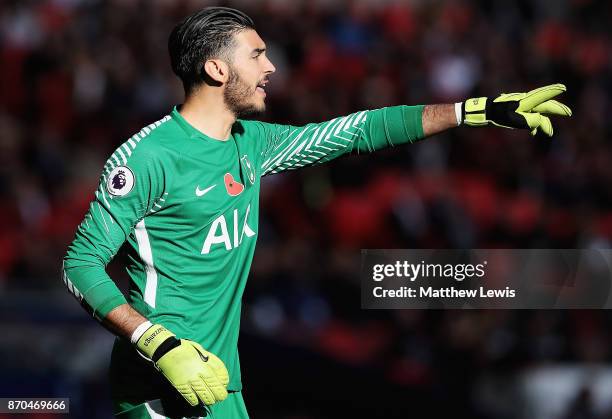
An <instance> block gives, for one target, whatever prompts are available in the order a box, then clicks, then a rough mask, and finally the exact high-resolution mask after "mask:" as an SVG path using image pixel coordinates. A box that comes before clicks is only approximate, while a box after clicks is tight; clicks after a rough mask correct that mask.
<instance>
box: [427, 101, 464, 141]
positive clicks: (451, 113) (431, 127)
mask: <svg viewBox="0 0 612 419" xmlns="http://www.w3.org/2000/svg"><path fill="white" fill-rule="evenodd" d="M459 122H460V121H457V115H456V113H455V105H453V104H444V105H425V107H424V108H423V117H422V124H423V136H424V137H429V136H430V135H434V134H438V133H440V132H442V131H446V130H447V129H450V128H454V127H457V126H458V125H459Z"/></svg>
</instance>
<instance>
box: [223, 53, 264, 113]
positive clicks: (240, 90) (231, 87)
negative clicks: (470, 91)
mask: <svg viewBox="0 0 612 419" xmlns="http://www.w3.org/2000/svg"><path fill="white" fill-rule="evenodd" d="M256 88H257V87H254V88H251V86H249V85H248V83H246V82H245V81H244V80H243V79H242V78H241V77H240V75H239V74H238V72H237V71H235V70H234V69H233V68H232V66H231V65H230V66H229V78H228V81H227V86H226V87H225V90H224V92H223V101H224V102H225V106H227V108H228V109H229V110H230V111H231V112H233V113H234V115H236V118H244V117H246V116H253V115H257V114H260V113H262V112H263V111H265V110H266V105H265V103H262V104H261V105H258V104H256V103H253V101H252V98H253V97H254V95H255V89H256Z"/></svg>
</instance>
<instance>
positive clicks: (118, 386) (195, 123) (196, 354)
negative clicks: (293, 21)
mask: <svg viewBox="0 0 612 419" xmlns="http://www.w3.org/2000/svg"><path fill="white" fill-rule="evenodd" d="M168 47H169V53H170V59H171V64H172V69H173V71H174V72H175V73H176V75H177V76H178V77H179V78H180V79H181V81H182V82H183V86H184V89H185V100H184V103H183V104H182V105H180V106H177V107H175V108H174V109H172V110H171V112H170V113H169V114H168V115H167V116H165V117H164V118H162V119H161V120H159V121H157V122H154V123H152V124H150V125H148V126H146V127H144V128H143V129H142V130H141V131H140V132H138V133H136V134H134V135H133V136H132V137H130V138H129V139H128V140H127V141H126V142H124V143H123V144H122V145H121V146H119V148H117V150H116V151H115V152H114V153H113V154H112V155H111V156H110V157H109V159H108V161H107V162H106V164H105V166H104V168H103V170H102V174H101V177H100V183H99V186H98V188H97V190H96V191H95V197H94V199H93V200H92V202H91V205H90V208H89V211H88V213H87V214H86V215H85V218H84V219H83V221H82V222H81V224H80V225H79V226H78V229H77V232H76V236H75V239H74V241H73V242H72V244H71V245H70V247H69V249H68V252H67V254H66V256H65V258H64V264H63V280H64V283H65V284H66V286H67V288H68V289H69V290H70V292H72V293H73V294H74V295H75V296H76V298H77V299H78V300H79V301H80V302H81V304H82V305H83V306H84V307H85V308H86V309H87V310H88V311H89V312H90V313H91V314H92V315H93V316H94V317H95V318H96V319H98V320H99V321H101V322H102V323H103V324H104V325H105V326H106V327H107V328H109V329H110V330H112V331H113V332H114V333H115V334H116V335H117V336H118V338H117V340H116V341H115V346H114V349H113V353H112V360H111V384H112V397H113V403H114V413H115V415H116V417H117V418H166V417H167V418H175V417H177V418H182V417H215V418H247V417H248V415H247V411H246V408H245V406H244V402H243V399H242V393H241V390H242V384H241V379H240V363H239V359H238V352H237V343H238V331H239V321H240V310H241V298H242V293H243V290H244V287H245V283H246V280H247V276H248V272H249V268H250V265H251V260H252V258H253V252H254V250H255V242H256V239H257V234H258V218H259V189H260V179H261V177H262V176H265V175H271V174H275V173H280V172H283V171H285V170H291V169H298V168H300V167H304V166H308V165H313V164H319V163H323V162H326V161H329V160H332V159H334V158H336V157H340V156H343V155H347V154H349V153H366V152H368V153H369V152H373V151H376V150H380V149H383V148H386V147H390V146H398V145H401V144H405V143H412V142H415V141H418V140H421V139H423V138H425V137H427V136H430V135H433V134H436V133H438V132H441V131H444V130H447V129H450V128H453V127H456V126H459V125H469V126H475V127H481V126H487V125H493V126H497V127H502V128H510V129H525V130H528V131H529V132H530V133H531V134H536V133H537V132H540V131H541V132H542V133H544V134H546V135H548V136H552V134H553V127H552V124H551V121H550V119H549V116H550V115H560V116H570V115H571V111H570V109H569V108H568V107H567V106H565V105H563V104H561V103H560V102H557V101H556V100H555V99H554V98H555V97H556V96H557V95H559V94H560V93H562V92H563V91H565V86H563V85H562V84H553V85H550V86H546V87H542V88H539V89H535V90H532V91H530V92H527V93H511V94H502V95H500V96H497V97H493V98H486V97H481V98H475V99H468V100H467V101H465V102H463V103H457V104H443V105H425V106H393V107H388V108H382V109H376V110H364V111H360V112H356V113H353V114H350V115H347V116H342V117H337V118H334V119H332V120H330V121H327V122H323V123H312V124H307V125H305V126H301V127H297V126H291V125H278V124H269V123H263V122H258V121H252V120H244V119H242V118H243V117H245V116H246V115H249V114H254V113H258V112H262V111H263V110H264V109H265V97H266V92H265V89H266V85H267V83H268V76H269V75H270V74H272V73H273V72H274V71H275V68H274V66H273V64H272V63H271V62H270V60H269V59H268V57H267V56H266V46H265V43H264V42H263V41H262V39H261V38H260V37H259V36H258V34H257V32H256V31H255V29H254V24H253V22H252V20H251V19H250V18H249V17H248V16H246V15H245V14H243V13H242V12H239V11H237V10H234V9H229V8H222V7H210V8H206V9H203V10H201V11H199V12H197V13H195V14H193V15H191V16H189V17H188V18H186V19H185V20H184V21H182V22H181V23H180V24H179V25H177V26H176V27H175V28H174V30H173V31H172V33H171V34H170V38H169V42H168ZM121 247H123V248H124V249H126V252H127V258H128V263H127V265H126V270H127V272H128V274H129V276H130V289H129V292H128V294H127V296H124V295H123V294H122V293H121V292H120V291H119V289H118V288H117V286H116V285H115V283H114V282H113V281H112V280H111V278H110V277H109V276H108V274H107V273H106V270H105V268H106V265H107V264H108V262H109V261H110V260H111V259H112V258H113V257H114V256H115V255H116V253H117V252H118V250H119V248H121ZM266 362H272V360H267V361H266Z"/></svg>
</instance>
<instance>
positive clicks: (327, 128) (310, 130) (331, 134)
mask: <svg viewBox="0 0 612 419" xmlns="http://www.w3.org/2000/svg"><path fill="white" fill-rule="evenodd" d="M366 119H367V111H361V112H356V113H353V114H350V115H347V116H344V117H339V118H334V119H332V120H330V121H327V122H323V123H321V124H309V125H305V126H303V127H289V128H288V129H287V130H284V131H283V132H281V133H279V134H277V137H276V138H274V139H273V140H272V141H271V147H272V150H271V151H270V152H269V153H268V154H267V155H266V159H265V160H264V162H263V164H262V168H263V175H267V174H273V173H278V172H282V171H283V170H292V169H298V168H300V167H304V166H308V165H313V164H316V163H317V162H319V161H320V160H322V159H324V158H325V157H327V156H329V155H331V154H333V153H336V152H338V151H340V150H343V149H346V148H348V150H347V151H351V150H352V149H353V145H354V144H355V141H358V140H359V138H360V137H361V136H362V134H363V132H364V131H363V124H364V123H365V121H366ZM277 141H278V144H276V142H277Z"/></svg>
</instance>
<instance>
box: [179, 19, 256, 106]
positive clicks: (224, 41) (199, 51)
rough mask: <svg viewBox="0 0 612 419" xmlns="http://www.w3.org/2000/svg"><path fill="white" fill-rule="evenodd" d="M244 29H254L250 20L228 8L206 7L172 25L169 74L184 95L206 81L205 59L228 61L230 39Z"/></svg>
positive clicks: (231, 41) (231, 40)
mask: <svg viewBox="0 0 612 419" xmlns="http://www.w3.org/2000/svg"><path fill="white" fill-rule="evenodd" d="M245 29H255V24H254V23H253V20H252V19H251V18H250V17H249V16H247V15H246V14H245V13H243V12H241V11H240V10H236V9H231V8H229V7H206V8H204V9H202V10H200V11H199V12H196V13H194V14H192V15H191V16H188V17H186V18H185V19H184V20H183V21H182V22H181V23H179V24H178V25H176V26H175V28H174V29H173V30H172V32H171V33H170V37H169V38H168V52H169V53H170V62H171V64H172V71H174V74H176V75H177V76H178V77H179V78H180V79H181V81H182V82H183V88H184V89H185V94H186V95H189V94H190V93H191V92H192V91H193V89H194V88H196V87H197V86H199V85H200V84H202V83H204V82H206V81H207V80H208V76H207V75H206V73H205V71H204V63H205V62H206V60H208V59H211V58H224V59H226V60H228V61H229V54H228V52H229V51H230V50H231V47H232V46H234V38H233V36H234V35H235V34H237V33H238V32H240V31H243V30H245Z"/></svg>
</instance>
